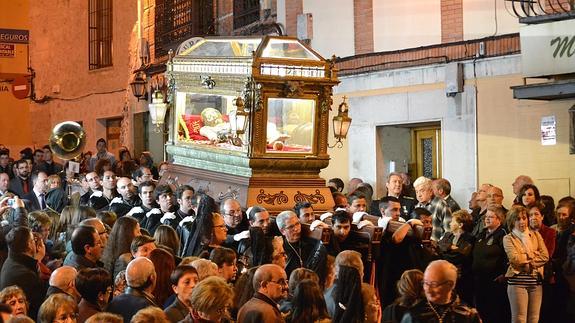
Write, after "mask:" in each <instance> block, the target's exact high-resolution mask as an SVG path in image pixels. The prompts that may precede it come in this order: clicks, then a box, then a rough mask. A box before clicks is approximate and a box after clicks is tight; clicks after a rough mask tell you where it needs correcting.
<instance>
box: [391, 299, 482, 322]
mask: <svg viewBox="0 0 575 323" xmlns="http://www.w3.org/2000/svg"><path fill="white" fill-rule="evenodd" d="M431 306H434V309H435V311H434V309H432V308H431ZM446 311H447V313H446V314H445V316H444V317H443V320H441V321H440V320H439V317H438V316H437V314H436V313H435V312H437V313H441V314H443V313H444V312H446ZM415 322H422V323H423V322H425V323H435V322H453V323H468V322H469V323H480V322H481V319H480V318H479V314H478V313H477V310H475V309H474V308H472V307H468V306H466V305H463V304H462V303H461V302H460V301H459V299H458V298H456V299H455V300H453V301H452V302H451V303H449V304H446V305H431V304H430V303H429V302H428V301H427V300H422V301H420V302H419V303H417V304H415V305H414V306H413V307H412V308H410V309H409V310H408V311H407V313H405V315H404V316H403V319H402V320H401V323H415Z"/></svg>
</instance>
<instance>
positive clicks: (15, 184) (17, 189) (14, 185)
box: [8, 176, 33, 197]
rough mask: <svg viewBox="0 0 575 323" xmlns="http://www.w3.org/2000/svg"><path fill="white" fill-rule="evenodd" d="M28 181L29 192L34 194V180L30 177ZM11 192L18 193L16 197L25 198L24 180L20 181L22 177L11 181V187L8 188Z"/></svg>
mask: <svg viewBox="0 0 575 323" xmlns="http://www.w3.org/2000/svg"><path fill="white" fill-rule="evenodd" d="M26 181H27V183H28V184H27V185H28V192H32V187H33V185H32V179H31V178H30V177H28V179H27V180H26ZM8 188H9V190H10V191H11V192H14V193H16V195H18V196H20V197H22V196H24V188H23V185H22V180H21V179H20V177H18V176H16V177H14V178H12V179H11V180H10V185H9V186H8Z"/></svg>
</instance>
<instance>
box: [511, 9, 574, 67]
mask: <svg viewBox="0 0 575 323" xmlns="http://www.w3.org/2000/svg"><path fill="white" fill-rule="evenodd" d="M520 36H521V56H522V64H523V76H526V77H538V76H549V75H560V74H568V73H575V19H570V20H563V21H555V22H550V23H542V24H536V25H527V26H523V27H521V31H520Z"/></svg>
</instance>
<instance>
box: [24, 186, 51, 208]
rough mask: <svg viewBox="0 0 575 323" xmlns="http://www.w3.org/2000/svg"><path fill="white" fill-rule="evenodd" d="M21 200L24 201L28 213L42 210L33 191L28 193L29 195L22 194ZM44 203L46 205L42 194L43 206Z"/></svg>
mask: <svg viewBox="0 0 575 323" xmlns="http://www.w3.org/2000/svg"><path fill="white" fill-rule="evenodd" d="M22 199H23V200H24V203H25V204H26V209H28V211H30V212H32V211H38V210H42V207H41V206H40V202H38V197H36V193H35V192H34V191H33V190H32V191H30V193H28V194H24V196H22ZM45 203H46V194H44V204H45Z"/></svg>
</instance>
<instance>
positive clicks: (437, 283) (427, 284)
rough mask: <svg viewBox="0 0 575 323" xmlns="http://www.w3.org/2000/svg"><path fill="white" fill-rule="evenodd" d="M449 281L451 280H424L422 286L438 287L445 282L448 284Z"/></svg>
mask: <svg viewBox="0 0 575 323" xmlns="http://www.w3.org/2000/svg"><path fill="white" fill-rule="evenodd" d="M449 283H451V280H444V281H442V282H426V281H424V282H423V286H427V287H429V288H438V287H441V286H443V285H445V284H449Z"/></svg>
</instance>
